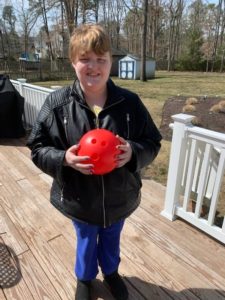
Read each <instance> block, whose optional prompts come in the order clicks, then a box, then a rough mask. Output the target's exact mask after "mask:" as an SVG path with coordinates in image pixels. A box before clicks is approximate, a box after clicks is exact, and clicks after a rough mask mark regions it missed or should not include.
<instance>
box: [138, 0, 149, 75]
mask: <svg viewBox="0 0 225 300" xmlns="http://www.w3.org/2000/svg"><path fill="white" fill-rule="evenodd" d="M143 14H144V24H143V31H142V47H141V76H140V80H141V81H146V80H147V78H146V39H147V22H148V0H144V2H143Z"/></svg>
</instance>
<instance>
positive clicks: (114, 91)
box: [71, 79, 122, 107]
mask: <svg viewBox="0 0 225 300" xmlns="http://www.w3.org/2000/svg"><path fill="white" fill-rule="evenodd" d="M71 96H77V97H76V98H77V101H78V102H80V103H82V104H86V102H85V97H84V93H83V91H82V89H81V86H80V82H79V80H75V81H74V83H73V86H72V89H71ZM121 98H122V93H121V90H120V89H119V88H118V87H117V86H116V85H115V84H114V82H113V81H112V80H111V79H109V80H108V81H107V99H106V103H105V107H107V106H110V105H112V104H114V103H116V102H117V101H118V100H121Z"/></svg>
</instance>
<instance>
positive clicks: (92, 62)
mask: <svg viewBox="0 0 225 300" xmlns="http://www.w3.org/2000/svg"><path fill="white" fill-rule="evenodd" d="M96 65H97V62H96V60H94V59H91V60H89V62H88V67H89V68H90V69H93V68H94V67H95V66H96Z"/></svg>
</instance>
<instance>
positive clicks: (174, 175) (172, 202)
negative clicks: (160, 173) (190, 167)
mask: <svg viewBox="0 0 225 300" xmlns="http://www.w3.org/2000/svg"><path fill="white" fill-rule="evenodd" d="M193 117H194V116H191V115H186V114H177V115H173V116H172V119H173V120H174V126H173V138H172V145H171V151H170V162H169V171H168V178H167V188H166V197H165V205H164V210H163V211H162V212H161V215H162V216H164V217H166V218H167V219H169V220H171V221H173V220H174V219H175V218H176V217H175V215H174V212H175V207H176V204H177V202H178V200H179V194H180V189H181V180H182V173H183V167H184V161H185V153H186V148H187V138H186V134H185V133H186V127H187V126H191V120H192V119H193Z"/></svg>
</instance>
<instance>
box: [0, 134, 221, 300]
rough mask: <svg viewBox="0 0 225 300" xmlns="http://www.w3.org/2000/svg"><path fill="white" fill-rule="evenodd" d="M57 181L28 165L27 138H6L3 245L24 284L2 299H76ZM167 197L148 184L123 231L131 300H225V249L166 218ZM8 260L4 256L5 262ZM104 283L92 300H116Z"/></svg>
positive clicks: (1, 178) (0, 183)
mask: <svg viewBox="0 0 225 300" xmlns="http://www.w3.org/2000/svg"><path fill="white" fill-rule="evenodd" d="M51 181H52V179H51V178H50V177H49V176H47V175H46V174H43V173H42V172H41V171H40V170H39V169H37V168H36V167H35V166H34V165H33V163H32V162H31V161H30V158H29V149H27V148H26V147H25V146H24V142H23V140H22V139H17V140H14V139H13V140H0V246H1V249H6V250H5V251H4V253H8V258H7V259H4V263H6V262H8V264H11V265H12V268H14V269H15V270H14V272H15V273H13V274H14V276H15V278H14V279H16V280H17V281H18V282H17V281H16V280H15V283H14V285H12V286H11V287H9V288H6V287H4V286H3V288H2V289H0V300H32V299H33V300H41V299H45V300H59V299H60V300H72V299H74V293H75V289H76V279H75V277H74V274H73V268H74V253H75V242H76V241H75V234H74V230H73V227H72V224H71V221H70V220H69V219H67V218H65V217H64V216H62V215H61V214H60V213H59V212H58V211H57V210H56V209H54V208H53V207H52V206H51V204H50V203H49V189H50V186H51ZM164 196H165V188H164V187H162V186H161V185H159V184H157V183H155V182H153V181H151V180H143V189H142V202H141V205H140V207H139V208H138V209H137V210H136V211H135V213H134V214H133V215H132V216H131V217H130V218H129V219H128V220H127V221H126V223H125V226H124V231H123V234H122V240H121V258H122V261H121V265H120V272H121V274H122V275H124V278H125V282H126V284H127V287H128V289H129V292H130V300H143V299H145V300H146V299H147V300H150V299H152V300H160V299H162V300H167V299H168V300H169V299H179V300H198V299H205V300H214V299H215V300H222V299H225V269H224V262H225V248H224V246H223V245H221V244H220V243H218V242H217V241H215V240H213V239H212V238H210V237H208V236H207V235H206V234H204V233H202V232H201V231H199V230H198V229H196V228H194V227H192V226H191V225H189V224H187V223H185V222H183V221H182V220H180V219H177V220H176V221H175V222H170V221H168V220H167V219H165V218H163V217H162V216H160V212H161V210H162V209H163V202H164ZM7 249H8V250H7ZM7 251H8V252H7ZM4 255H5V254H4ZM2 257H3V251H2V253H0V262H1V263H2V261H1V259H2ZM0 266H2V264H0ZM3 266H4V265H3ZM5 268H6V269H7V265H6V266H5ZM2 270H5V269H4V268H3V269H0V284H1V285H2V282H3V276H6V275H5V274H6V273H4V272H3V271H2ZM16 276H17V277H16ZM18 279H19V280H18ZM102 281H103V279H102V275H101V272H99V274H98V277H97V279H96V280H95V281H94V283H93V287H94V288H93V299H95V300H99V299H105V300H113V298H112V296H111V294H110V292H109V290H108V288H107V287H106V286H105V285H104V284H103V283H102Z"/></svg>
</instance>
